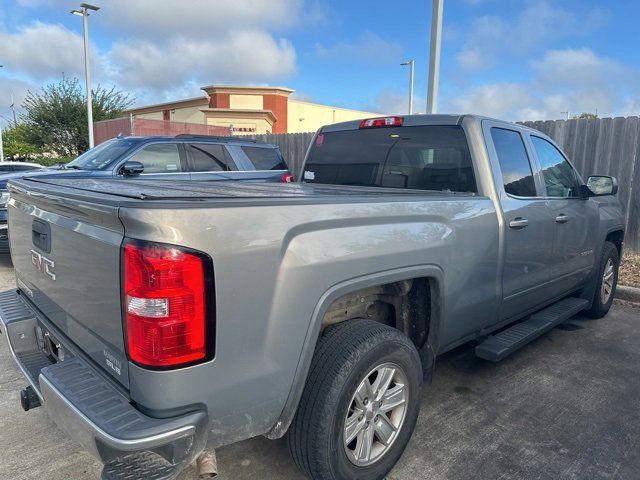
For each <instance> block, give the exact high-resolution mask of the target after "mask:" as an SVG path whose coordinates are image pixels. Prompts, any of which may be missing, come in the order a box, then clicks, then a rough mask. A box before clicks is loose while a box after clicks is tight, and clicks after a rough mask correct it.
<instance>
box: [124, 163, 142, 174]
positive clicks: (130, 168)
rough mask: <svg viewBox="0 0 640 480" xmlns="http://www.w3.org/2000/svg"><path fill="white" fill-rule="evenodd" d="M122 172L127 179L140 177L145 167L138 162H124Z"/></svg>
mask: <svg viewBox="0 0 640 480" xmlns="http://www.w3.org/2000/svg"><path fill="white" fill-rule="evenodd" d="M121 172H122V175H124V176H125V177H133V176H135V175H140V174H141V173H142V172H144V165H143V164H141V163H140V162H136V161H135V160H129V161H127V162H124V165H123V166H122V170H121Z"/></svg>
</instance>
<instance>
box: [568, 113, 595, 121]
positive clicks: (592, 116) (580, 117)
mask: <svg viewBox="0 0 640 480" xmlns="http://www.w3.org/2000/svg"><path fill="white" fill-rule="evenodd" d="M573 118H574V119H576V120H595V119H597V118H598V114H597V113H589V112H582V113H581V114H580V115H576V116H574V117H573Z"/></svg>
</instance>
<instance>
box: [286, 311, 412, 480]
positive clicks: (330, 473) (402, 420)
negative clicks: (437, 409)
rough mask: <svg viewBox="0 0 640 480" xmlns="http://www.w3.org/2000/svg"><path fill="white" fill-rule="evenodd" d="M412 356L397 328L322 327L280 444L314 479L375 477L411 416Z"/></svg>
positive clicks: (398, 450)
mask: <svg viewBox="0 0 640 480" xmlns="http://www.w3.org/2000/svg"><path fill="white" fill-rule="evenodd" d="M421 384H422V367H421V363H420V357H419V355H418V352H417V350H416V348H415V346H414V345H413V343H412V342H411V341H410V340H409V339H408V338H407V337H406V335H404V334H403V333H402V332H400V331H399V330H397V329H394V328H391V327H388V326H386V325H382V324H379V323H376V322H373V321H370V320H351V321H348V322H345V323H342V324H339V325H335V326H332V327H329V328H327V329H326V331H325V333H324V334H323V336H322V337H321V339H320V342H319V344H318V347H317V349H316V353H315V355H314V358H313V362H312V365H311V369H310V372H309V377H308V379H307V384H306V386H305V389H304V392H303V395H302V398H301V400H300V404H299V406H298V411H297V412H296V416H295V418H294V420H293V423H292V424H291V427H290V429H289V433H288V444H289V449H290V451H291V454H292V456H293V459H294V460H295V462H296V464H297V465H298V467H299V468H300V469H301V470H302V471H303V472H304V473H306V474H307V475H308V476H309V477H310V478H312V479H314V480H342V479H344V480H351V479H363V480H375V479H383V478H385V476H386V475H387V473H388V472H389V471H390V470H391V469H392V468H393V466H394V465H395V463H396V462H397V461H398V459H399V458H400V456H401V455H402V452H403V451H404V449H405V447H406V445H407V443H408V442H409V439H410V438H411V434H412V433H413V429H414V427H415V424H416V420H417V417H418V411H419V408H420V396H421Z"/></svg>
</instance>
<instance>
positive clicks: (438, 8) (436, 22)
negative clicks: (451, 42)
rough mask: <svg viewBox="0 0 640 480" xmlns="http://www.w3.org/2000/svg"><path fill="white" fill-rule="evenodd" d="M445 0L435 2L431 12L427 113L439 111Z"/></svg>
mask: <svg viewBox="0 0 640 480" xmlns="http://www.w3.org/2000/svg"><path fill="white" fill-rule="evenodd" d="M443 1H444V0H433V9H432V11H431V41H430V43H429V50H430V51H429V79H428V82H429V83H428V89H427V113H436V112H437V111H438V82H439V80H440V48H441V45H442V9H443Z"/></svg>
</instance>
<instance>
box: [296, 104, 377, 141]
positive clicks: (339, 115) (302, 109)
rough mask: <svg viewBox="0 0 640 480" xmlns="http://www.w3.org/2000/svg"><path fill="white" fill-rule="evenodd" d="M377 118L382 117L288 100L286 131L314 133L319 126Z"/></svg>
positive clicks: (371, 113) (369, 113)
mask: <svg viewBox="0 0 640 480" xmlns="http://www.w3.org/2000/svg"><path fill="white" fill-rule="evenodd" d="M379 116H382V114H380V113H373V112H363V111H360V110H348V109H346V108H338V107H330V106H327V105H319V104H317V103H310V102H302V101H300V100H292V99H289V120H288V123H289V129H288V130H289V133H299V132H315V131H316V130H318V128H320V127H321V126H323V125H328V124H330V123H338V122H347V121H349V120H359V119H362V118H369V117H379Z"/></svg>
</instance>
